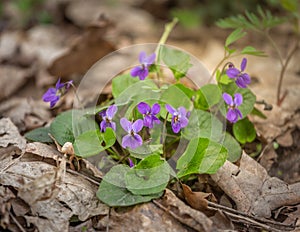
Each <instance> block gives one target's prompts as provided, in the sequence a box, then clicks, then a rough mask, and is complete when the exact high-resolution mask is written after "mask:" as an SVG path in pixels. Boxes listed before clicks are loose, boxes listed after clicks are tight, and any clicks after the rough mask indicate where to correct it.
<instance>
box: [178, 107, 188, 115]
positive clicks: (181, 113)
mask: <svg viewBox="0 0 300 232" xmlns="http://www.w3.org/2000/svg"><path fill="white" fill-rule="evenodd" d="M178 112H179V115H180V116H182V117H183V116H184V117H185V116H186V109H185V108H184V107H183V106H180V107H179V108H178Z"/></svg>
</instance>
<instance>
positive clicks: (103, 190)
mask: <svg viewBox="0 0 300 232" xmlns="http://www.w3.org/2000/svg"><path fill="white" fill-rule="evenodd" d="M174 25H175V23H174V22H172V23H171V24H169V25H167V27H166V32H165V33H164V35H163V36H162V38H163V39H162V40H161V42H160V43H159V44H158V47H157V49H156V50H155V51H153V52H152V53H148V54H149V55H147V53H146V52H145V51H140V54H139V57H137V60H138V61H139V63H140V64H138V65H137V66H135V67H132V68H131V69H130V70H127V72H125V73H122V74H121V75H118V76H116V77H114V78H113V80H112V96H113V99H112V100H111V101H109V102H108V103H107V101H106V102H104V103H103V104H102V105H99V106H96V107H95V108H93V110H85V109H83V110H77V109H73V110H71V111H67V112H64V113H62V114H60V115H58V116H57V117H56V118H55V119H54V121H53V122H52V123H51V125H50V127H44V128H39V129H36V130H33V131H31V132H29V133H27V134H26V135H25V136H26V137H27V139H29V140H33V141H41V142H49V138H48V137H47V136H48V134H49V133H50V134H51V135H52V136H53V137H54V138H55V139H56V141H57V142H58V143H59V144H61V145H63V144H64V143H66V142H71V143H72V144H73V146H74V151H75V154H76V155H77V156H79V157H83V158H88V157H90V156H95V155H99V154H100V153H103V152H106V154H107V155H108V157H110V159H112V160H114V161H115V162H116V163H118V164H116V165H114V166H113V167H110V168H108V169H109V171H108V172H107V173H106V174H105V176H104V177H103V179H102V181H101V184H100V186H99V190H98V192H97V196H98V198H99V199H100V200H101V201H103V202H105V203H106V204H108V205H110V206H128V205H134V204H138V203H141V202H146V201H149V200H151V199H153V198H157V197H160V196H161V195H162V194H163V191H164V189H165V188H166V187H167V186H168V184H169V182H170V180H172V179H181V180H184V179H186V178H188V177H190V176H193V175H198V174H202V173H207V174H212V173H215V172H216V171H217V170H218V169H219V168H220V167H221V166H222V165H223V164H224V162H225V161H226V160H229V161H231V162H235V161H237V160H238V159H239V157H240V156H241V153H242V149H241V146H243V144H245V143H247V142H251V141H253V139H255V136H254V138H253V136H252V137H249V136H248V135H244V134H241V133H240V130H239V128H241V127H242V128H244V129H246V130H247V131H248V132H249V131H251V130H252V135H253V130H254V127H253V128H252V127H251V125H252V124H251V122H250V121H249V120H248V118H247V116H248V115H249V114H250V113H251V112H252V110H253V108H254V103H255V100H256V98H255V95H254V94H253V93H252V92H251V90H250V89H249V88H248V85H249V84H250V82H251V79H250V76H249V75H248V74H247V73H245V72H244V71H245V68H246V63H247V60H246V58H243V59H242V61H241V68H240V70H239V69H237V68H235V67H234V64H232V63H230V65H229V66H228V67H227V65H225V66H224V68H223V70H222V71H221V72H220V71H218V75H217V82H216V84H212V83H209V84H206V85H203V86H201V87H200V88H199V87H196V86H193V87H191V86H187V85H185V84H184V83H185V82H184V81H183V80H184V79H187V72H188V70H189V69H190V68H191V67H192V65H193V64H192V63H191V56H190V55H189V54H187V53H185V52H183V51H181V50H179V49H176V48H173V47H168V46H166V45H164V42H165V40H166V37H167V35H168V33H170V31H171V30H170V29H171V28H172V27H173V26H174ZM170 27H171V28H170ZM229 37H230V36H229ZM227 40H228V39H227ZM153 67H155V68H153ZM162 68H164V69H169V70H170V71H171V73H172V75H173V77H174V83H170V82H165V81H164V75H163V74H162V72H161V69H162ZM151 72H153V74H154V75H150V73H151ZM136 77H139V78H136ZM156 78H157V79H156ZM67 87H68V84H67V83H65V84H61V83H60V81H58V83H57V84H56V88H52V89H51V90H48V91H47V92H46V94H45V95H46V97H44V98H43V99H44V101H46V102H49V101H50V104H51V107H53V106H54V105H55V104H56V103H57V102H58V101H59V98H60V96H62V95H60V94H58V95H57V92H59V91H60V90H61V89H63V88H65V89H67ZM226 123H227V124H228V125H229V127H227V128H229V129H228V130H227V131H226V130H224V128H226V127H224V125H223V124H226ZM249 123H250V127H251V128H250V129H249ZM247 126H248V127H247ZM245 127H246V128H245ZM230 128H232V130H231V129H230ZM249 134H251V133H250V132H249ZM254 135H255V130H254ZM50 142H51V140H50ZM174 155H175V156H177V158H176V159H173V156H174ZM171 161H172V162H171ZM172 163H175V166H174V165H172Z"/></svg>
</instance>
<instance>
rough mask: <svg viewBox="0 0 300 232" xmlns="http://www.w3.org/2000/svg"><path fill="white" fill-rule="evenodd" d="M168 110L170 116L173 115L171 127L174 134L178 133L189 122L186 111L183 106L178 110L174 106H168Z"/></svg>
mask: <svg viewBox="0 0 300 232" xmlns="http://www.w3.org/2000/svg"><path fill="white" fill-rule="evenodd" d="M166 109H167V111H168V112H169V113H170V114H172V121H171V125H172V130H173V132H174V133H178V132H179V131H180V129H181V128H184V127H186V126H187V124H188V123H189V120H188V118H187V112H186V109H185V108H184V107H183V106H181V107H179V108H178V109H177V110H176V109H174V108H173V107H172V106H170V105H168V104H166Z"/></svg>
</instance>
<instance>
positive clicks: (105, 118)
mask: <svg viewBox="0 0 300 232" xmlns="http://www.w3.org/2000/svg"><path fill="white" fill-rule="evenodd" d="M117 111H118V108H117V106H115V105H111V106H110V107H108V108H107V110H106V111H102V112H100V113H99V114H100V116H102V121H101V123H100V129H101V131H102V132H105V131H106V128H107V127H110V128H112V129H113V130H114V131H115V130H116V123H115V122H113V121H112V118H113V117H114V116H115V114H116V112H117Z"/></svg>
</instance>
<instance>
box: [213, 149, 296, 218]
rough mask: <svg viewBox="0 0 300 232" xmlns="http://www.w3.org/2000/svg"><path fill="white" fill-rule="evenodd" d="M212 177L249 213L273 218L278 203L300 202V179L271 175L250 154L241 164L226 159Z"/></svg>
mask: <svg viewBox="0 0 300 232" xmlns="http://www.w3.org/2000/svg"><path fill="white" fill-rule="evenodd" d="M211 177H212V179H213V180H214V181H215V182H216V183H217V184H218V185H219V187H220V188H222V190H223V191H224V192H225V193H226V194H227V195H228V196H229V197H230V198H231V199H232V200H233V201H234V202H235V203H236V205H237V209H238V210H240V211H243V212H245V213H248V214H253V215H256V216H260V217H265V218H269V217H270V216H271V211H272V210H274V209H276V208H278V207H281V206H284V205H294V204H299V203H300V183H296V184H292V185H288V184H287V183H285V182H284V181H281V180H280V179H278V178H275V177H270V176H269V175H268V174H267V172H266V170H265V169H264V168H263V167H262V166H260V165H259V164H258V163H257V162H256V161H255V160H253V159H252V158H250V157H249V156H248V155H246V154H243V155H242V157H241V160H240V167H238V166H236V165H234V164H232V163H231V162H229V161H226V162H225V164H224V165H223V166H222V167H221V168H220V169H219V170H218V171H217V173H216V174H213V175H211Z"/></svg>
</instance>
